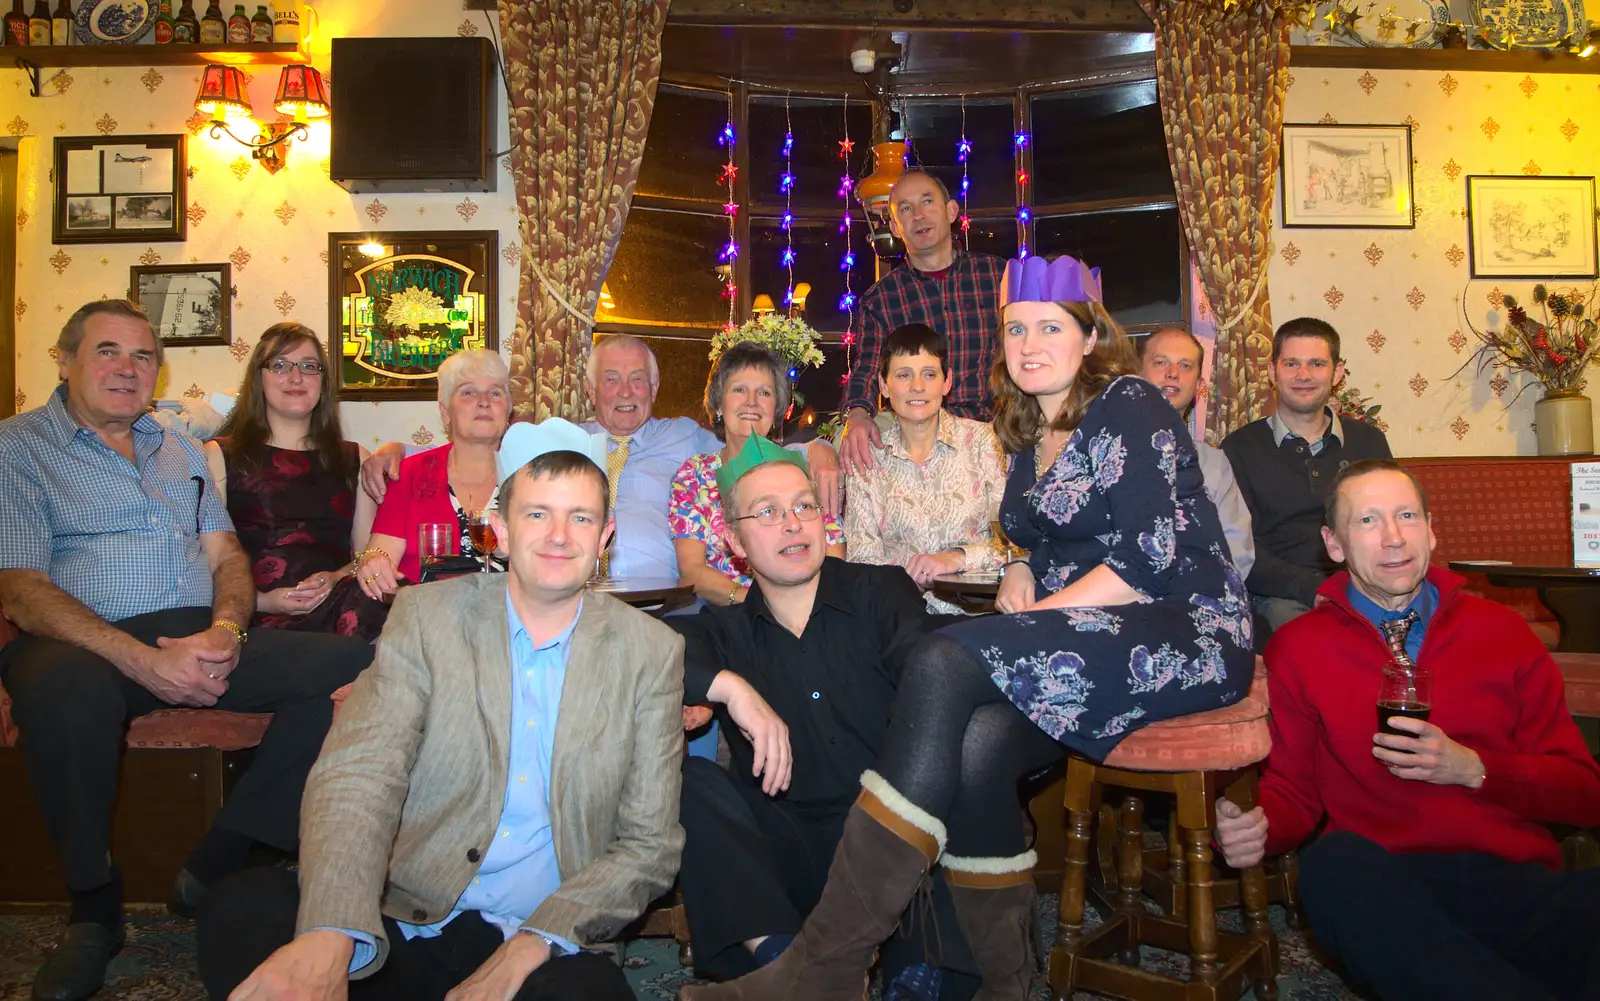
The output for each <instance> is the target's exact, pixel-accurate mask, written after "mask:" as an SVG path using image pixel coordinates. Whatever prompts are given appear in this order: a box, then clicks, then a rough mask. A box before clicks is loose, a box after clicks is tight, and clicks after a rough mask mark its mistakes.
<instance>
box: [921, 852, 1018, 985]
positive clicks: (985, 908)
mask: <svg viewBox="0 0 1600 1001" xmlns="http://www.w3.org/2000/svg"><path fill="white" fill-rule="evenodd" d="M1037 862H1038V856H1037V855H1035V854H1034V853H1033V852H1025V853H1023V854H1021V855H1017V856H1014V857H1012V858H1003V859H1002V858H962V857H959V856H954V855H946V856H945V857H944V860H943V865H944V878H945V882H946V883H948V884H950V898H951V900H952V901H954V902H955V908H956V919H957V921H959V922H960V924H961V934H962V935H963V936H965V937H966V940H967V947H968V948H969V949H971V950H972V955H973V958H974V959H976V960H977V962H978V972H979V973H980V974H981V975H982V976H983V987H982V988H981V989H980V990H979V991H978V993H977V995H976V996H975V997H974V998H973V1001H1027V997H1028V985H1029V984H1030V983H1031V982H1032V981H1033V974H1034V970H1035V968H1036V960H1035V957H1034V941H1033V923H1034V911H1033V903H1034V899H1035V897H1036V896H1037V894H1035V892H1034V889H1033V867H1034V865H1035V864H1036V863H1037Z"/></svg>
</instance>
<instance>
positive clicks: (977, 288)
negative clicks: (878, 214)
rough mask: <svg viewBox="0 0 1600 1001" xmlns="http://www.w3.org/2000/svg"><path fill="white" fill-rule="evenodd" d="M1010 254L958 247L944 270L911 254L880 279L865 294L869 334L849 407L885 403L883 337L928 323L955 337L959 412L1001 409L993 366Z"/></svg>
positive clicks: (951, 403) (978, 415) (859, 353)
mask: <svg viewBox="0 0 1600 1001" xmlns="http://www.w3.org/2000/svg"><path fill="white" fill-rule="evenodd" d="M1005 270H1006V262H1005V261H1003V260H1001V259H1000V258H998V257H995V256H994V255H993V254H969V253H966V252H964V251H962V250H959V249H957V250H956V251H955V256H954V258H952V260H951V262H950V267H948V268H946V269H945V270H944V271H942V272H938V273H937V274H938V277H934V276H933V275H928V274H923V273H922V272H921V271H918V270H917V269H916V268H914V267H912V266H911V264H910V263H909V262H907V263H905V264H902V265H901V266H900V267H898V268H896V269H894V270H893V271H891V272H889V273H888V274H886V275H884V276H883V277H882V278H881V279H879V280H878V282H877V284H875V285H873V286H872V287H871V288H869V289H867V291H866V292H864V293H862V296H861V334H860V336H859V337H858V338H857V340H856V357H855V367H854V368H852V369H851V371H850V379H849V381H848V382H847V383H845V387H844V403H843V404H842V405H841V406H842V409H844V410H850V409H851V408H852V407H864V408H866V410H867V412H868V413H872V412H875V411H876V410H877V409H878V362H879V360H880V359H881V357H882V353H883V342H884V340H885V339H887V338H888V336H889V333H890V332H891V331H893V330H894V329H895V328H896V327H899V326H903V325H905V324H907V323H926V324H927V325H928V326H930V327H932V328H933V329H934V330H937V331H938V332H939V333H941V334H943V335H944V336H945V339H946V340H947V341H948V342H949V345H950V360H949V365H950V370H951V371H952V372H953V373H955V383H954V384H953V385H952V386H951V388H950V393H949V394H948V395H947V396H946V397H945V399H944V405H945V407H946V408H947V409H948V410H949V411H950V412H951V413H953V414H955V415H956V416H958V417H968V418H971V419H972V420H977V421H986V420H988V419H989V418H990V416H991V414H992V411H993V409H994V398H993V397H992V396H991V395H990V392H989V370H990V369H991V368H992V367H993V363H994V344H995V331H996V330H998V329H999V326H1000V283H1001V281H1002V279H1003V278H1004V277H1005Z"/></svg>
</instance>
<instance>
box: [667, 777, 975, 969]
mask: <svg viewBox="0 0 1600 1001" xmlns="http://www.w3.org/2000/svg"><path fill="white" fill-rule="evenodd" d="M848 809H849V807H848V804H846V805H845V806H843V807H841V808H840V809H839V810H837V811H830V812H826V813H824V814H822V815H818V816H809V815H805V814H802V812H801V811H799V810H797V809H795V807H794V806H793V805H791V804H789V803H787V802H785V801H783V800H775V799H771V798H769V797H767V796H765V795H763V794H762V792H761V790H760V789H756V788H752V787H751V786H750V785H749V783H743V782H739V781H737V780H735V779H734V777H733V776H732V775H730V774H728V772H727V771H726V770H725V769H723V768H722V767H721V766H720V765H718V764H717V763H716V762H714V761H707V760H705V759H703V758H686V759H685V760H684V762H683V794H682V799H681V808H680V810H679V820H680V822H681V823H682V824H683V828H684V846H683V862H682V864H681V866H680V868H679V870H678V887H679V889H681V890H682V891H683V905H684V909H685V910H686V911H687V912H688V918H689V937H690V940H691V942H692V943H693V944H694V957H695V966H696V968H697V969H698V970H699V971H700V972H701V973H703V974H705V975H706V976H709V977H715V978H718V979H731V978H733V977H738V976H742V975H743V974H746V973H749V972H750V971H751V970H753V969H755V959H754V957H752V956H751V955H750V952H749V950H748V949H746V948H744V943H745V942H746V941H748V940H750V939H753V938H761V937H763V936H766V935H777V934H789V935H793V934H796V933H798V932H799V931H800V925H801V924H802V923H803V922H804V921H805V918H806V915H807V914H809V913H811V909H812V908H813V907H815V906H816V904H817V900H818V898H820V897H821V896H822V888H823V886H824V885H825V884H826V883H827V881H828V867H829V866H830V865H832V864H833V852H834V849H835V848H837V847H838V845H839V838H840V837H841V836H842V835H843V833H844V821H845V815H846V813H847V812H848ZM929 884H930V886H931V889H932V906H931V908H929V907H928V906H927V902H926V901H922V902H921V906H919V901H917V900H913V901H912V904H911V907H910V909H909V910H908V911H907V914H906V917H905V919H903V920H902V922H901V926H900V930H899V931H898V932H896V934H895V935H894V937H893V938H891V939H890V940H889V942H888V943H886V944H885V946H884V948H883V953H882V960H883V964H882V965H883V974H884V979H885V981H888V980H890V979H892V978H893V977H894V975H895V974H896V973H898V972H899V971H900V970H901V969H902V968H904V967H906V966H909V965H911V964H914V963H933V964H934V965H936V966H942V967H944V968H946V969H947V970H948V971H950V972H952V973H954V974H957V978H956V979H957V980H958V981H963V982H964V981H966V980H967V979H968V977H967V976H961V975H962V974H966V975H969V976H970V977H971V978H974V979H972V980H971V987H972V988H973V989H975V988H976V986H977V980H976V979H975V978H976V976H977V964H976V963H975V962H974V960H973V958H972V953H971V952H970V951H969V950H968V948H967V945H966V942H965V940H964V939H963V938H962V936H961V926H960V925H959V923H958V922H957V920H956V915H955V907H954V904H953V903H952V901H951V899H950V892H949V889H948V888H947V887H946V886H945V882H944V880H943V879H942V878H938V877H933V878H930V879H929ZM930 910H931V913H929V912H930ZM956 993H957V994H960V993H961V988H960V987H959V986H958V987H957V988H956ZM947 996H948V995H947Z"/></svg>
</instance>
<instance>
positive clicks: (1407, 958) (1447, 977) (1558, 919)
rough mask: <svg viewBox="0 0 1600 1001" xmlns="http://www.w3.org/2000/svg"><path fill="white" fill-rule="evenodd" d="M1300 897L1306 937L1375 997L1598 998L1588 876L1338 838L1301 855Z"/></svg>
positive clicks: (1598, 885) (1599, 892)
mask: <svg viewBox="0 0 1600 1001" xmlns="http://www.w3.org/2000/svg"><path fill="white" fill-rule="evenodd" d="M1300 893H1301V897H1302V899H1303V901H1304V905H1305V911H1306V916H1307V917H1308V918H1310V920H1311V927H1312V928H1313V929H1314V930H1315V931H1316V935H1317V941H1318V942H1319V943H1320V944H1321V945H1322V946H1323V947H1324V948H1325V949H1327V950H1328V951H1329V952H1331V953H1333V954H1334V955H1335V956H1337V957H1338V959H1339V960H1340V962H1341V963H1342V964H1343V965H1344V967H1345V969H1346V971H1347V972H1348V974H1349V975H1350V977H1351V979H1352V980H1355V981H1356V982H1358V983H1361V984H1364V985H1366V986H1368V987H1370V988H1371V989H1372V990H1373V991H1374V992H1376V993H1377V995H1378V996H1379V997H1380V998H1382V999H1383V1001H1431V999H1437V1001H1464V999H1467V998H1470V999H1471V1001H1596V999H1600V869H1585V870H1582V871H1580V872H1553V871H1551V870H1549V869H1546V868H1545V867H1544V866H1542V865H1539V864H1538V863H1535V862H1525V863H1514V862H1507V861H1505V860H1504V859H1501V858H1497V857H1495V856H1493V855H1480V854H1465V853H1463V854H1452V855H1396V854H1392V853H1390V852H1388V851H1386V850H1385V849H1383V848H1382V847H1380V846H1379V845H1377V844H1376V843H1374V842H1372V841H1370V840H1368V839H1366V838H1363V837H1361V836H1360V835H1356V834H1350V833H1348V832H1340V833H1337V834H1328V835H1324V836H1323V837H1321V838H1319V839H1317V840H1316V841H1315V842H1313V843H1312V844H1311V846H1310V847H1309V848H1307V849H1306V850H1305V851H1304V852H1303V853H1302V854H1301V858H1300Z"/></svg>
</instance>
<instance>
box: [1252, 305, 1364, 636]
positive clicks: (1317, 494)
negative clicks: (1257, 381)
mask: <svg viewBox="0 0 1600 1001" xmlns="http://www.w3.org/2000/svg"><path fill="white" fill-rule="evenodd" d="M1342 378H1344V362H1343V361H1342V360H1340V358H1339V333H1338V331H1336V330H1334V329H1333V327H1332V326H1331V325H1330V324H1328V323H1326V322H1324V321H1322V320H1318V319H1314V318H1312V317H1309V316H1302V317H1300V318H1298V319H1294V320H1290V321H1289V322H1287V323H1285V324H1283V325H1282V326H1281V327H1279V328H1278V330H1277V332H1276V333H1275V334H1273V337H1272V380H1273V384H1274V385H1275V386H1276V388H1277V390H1278V406H1277V409H1276V410H1275V411H1273V413H1272V414H1271V415H1269V416H1267V417H1263V418H1262V419H1260V420H1258V421H1252V422H1251V423H1249V424H1246V425H1245V426H1244V427H1242V428H1240V429H1239V430H1237V431H1235V432H1234V433H1233V434H1230V435H1229V436H1228V437H1227V438H1226V439H1224V440H1223V442H1222V450H1223V452H1225V453H1226V454H1227V456H1228V462H1229V463H1230V464H1231V465H1232V466H1233V475H1234V478H1235V479H1236V480H1238V483H1239V492H1240V493H1242V494H1243V495H1244V501H1245V506H1246V507H1248V508H1249V509H1250V524H1251V529H1252V531H1253V533H1254V535H1255V543H1256V562H1255V565H1254V566H1253V567H1251V568H1250V576H1249V577H1248V578H1246V580H1245V586H1246V587H1248V588H1249V589H1250V595H1251V598H1252V600H1253V603H1254V605H1255V610H1256V614H1257V616H1258V618H1259V619H1260V620H1263V622H1264V625H1265V628H1264V629H1258V630H1257V632H1256V649H1257V650H1260V649H1261V648H1262V644H1264V643H1265V642H1266V640H1267V637H1268V636H1270V635H1271V633H1272V631H1273V630H1276V629H1277V628H1278V627H1279V626H1282V625H1283V624H1284V623H1286V622H1288V621H1289V620H1290V619H1293V618H1294V617H1295V616H1297V615H1300V614H1301V613H1303V612H1305V611H1307V610H1308V609H1310V607H1311V604H1312V602H1313V601H1315V600H1316V593H1317V588H1319V587H1321V586H1322V582H1323V581H1325V580H1327V579H1328V578H1329V577H1331V576H1332V575H1333V573H1334V571H1336V570H1338V569H1339V565H1338V564H1337V563H1335V562H1333V559H1332V558H1331V557H1330V556H1328V551H1327V548H1326V547H1325V546H1324V545H1323V544H1322V518H1323V506H1324V502H1325V501H1326V500H1327V496H1328V490H1329V488H1330V487H1331V486H1332V484H1333V479H1334V477H1335V476H1337V475H1338V473H1339V470H1341V469H1343V468H1344V467H1345V466H1348V465H1350V463H1352V462H1355V461H1357V460H1359V459H1387V458H1390V454H1389V442H1388V439H1386V438H1385V437H1384V436H1383V432H1382V431H1380V430H1378V429H1377V428H1375V427H1373V426H1372V425H1370V424H1367V423H1365V422H1363V421H1359V420H1355V419H1352V418H1340V416H1339V415H1338V414H1336V413H1334V410H1333V408H1332V407H1330V406H1329V405H1328V399H1329V398H1330V397H1331V396H1332V395H1333V387H1334V386H1336V385H1338V383H1339V380H1340V379H1342Z"/></svg>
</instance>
